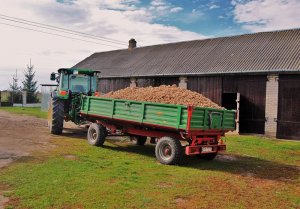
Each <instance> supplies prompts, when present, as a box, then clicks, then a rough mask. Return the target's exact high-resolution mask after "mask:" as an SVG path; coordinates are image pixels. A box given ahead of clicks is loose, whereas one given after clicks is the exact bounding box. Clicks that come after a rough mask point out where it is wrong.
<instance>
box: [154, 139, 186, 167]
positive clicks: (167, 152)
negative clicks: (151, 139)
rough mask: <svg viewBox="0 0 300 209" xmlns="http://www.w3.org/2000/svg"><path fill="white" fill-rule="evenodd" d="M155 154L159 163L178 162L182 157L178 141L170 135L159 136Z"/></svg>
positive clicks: (170, 163)
mask: <svg viewBox="0 0 300 209" xmlns="http://www.w3.org/2000/svg"><path fill="white" fill-rule="evenodd" d="M155 155H156V159H157V160H158V161H159V162H160V163H161V164H165V165H174V164H178V163H179V162H180V160H181V157H182V149H181V143H180V141H179V140H178V139H173V138H171V137H162V138H160V139H159V140H158V142H157V144H156V147H155Z"/></svg>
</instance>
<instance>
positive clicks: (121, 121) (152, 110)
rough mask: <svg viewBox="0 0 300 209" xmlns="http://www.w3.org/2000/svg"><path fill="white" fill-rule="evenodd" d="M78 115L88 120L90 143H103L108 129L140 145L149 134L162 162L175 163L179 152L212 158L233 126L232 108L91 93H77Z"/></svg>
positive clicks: (110, 132)
mask: <svg viewBox="0 0 300 209" xmlns="http://www.w3.org/2000/svg"><path fill="white" fill-rule="evenodd" d="M79 117H80V118H81V119H84V120H86V121H89V122H92V124H91V125H90V127H89V130H88V133H87V135H88V141H89V143H90V144H92V145H95V146H101V145H103V143H104V141H105V137H106V136H107V134H108V133H109V134H112V135H114V134H116V133H118V134H120V133H122V134H123V135H127V136H130V138H131V140H132V141H133V142H134V143H135V144H137V145H144V144H145V142H146V139H147V137H150V138H151V140H150V142H152V143H155V144H156V148H155V154H156V157H157V159H158V160H159V161H160V162H161V163H163V164H177V163H179V161H180V159H181V156H182V154H183V152H185V154H186V155H197V156H199V157H201V158H203V159H214V158H215V157H216V155H217V153H218V152H219V151H224V150H226V145H225V144H224V142H223V141H222V139H221V136H224V134H225V132H228V131H233V130H235V111H231V110H220V109H213V108H201V107H192V106H184V105H172V104H162V103H152V102H140V101H130V100H122V99H111V98H103V97H95V96H82V97H81V108H80V111H79ZM181 141H186V142H187V143H185V144H186V146H184V147H183V146H182V143H181Z"/></svg>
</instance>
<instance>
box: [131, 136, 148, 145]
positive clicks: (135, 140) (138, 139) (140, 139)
mask: <svg viewBox="0 0 300 209" xmlns="http://www.w3.org/2000/svg"><path fill="white" fill-rule="evenodd" d="M130 141H131V143H132V144H133V145H139V146H143V145H144V144H145V143H146V141H147V137H146V136H130Z"/></svg>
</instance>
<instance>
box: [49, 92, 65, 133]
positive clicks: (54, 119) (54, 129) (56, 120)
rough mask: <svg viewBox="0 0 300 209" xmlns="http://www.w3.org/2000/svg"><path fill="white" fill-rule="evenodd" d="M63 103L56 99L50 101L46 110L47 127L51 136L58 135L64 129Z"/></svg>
mask: <svg viewBox="0 0 300 209" xmlns="http://www.w3.org/2000/svg"><path fill="white" fill-rule="evenodd" d="M64 116H65V111H64V101H63V100H60V99H58V98H54V99H51V101H50V105H49V109H48V126H49V129H50V133H51V134H56V135H59V134H61V133H62V131H63V127H64Z"/></svg>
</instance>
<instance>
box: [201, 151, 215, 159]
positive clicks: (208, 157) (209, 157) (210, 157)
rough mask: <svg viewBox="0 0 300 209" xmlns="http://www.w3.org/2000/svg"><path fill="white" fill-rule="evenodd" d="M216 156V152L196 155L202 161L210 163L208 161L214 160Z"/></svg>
mask: <svg viewBox="0 0 300 209" xmlns="http://www.w3.org/2000/svg"><path fill="white" fill-rule="evenodd" d="M217 155H218V152H215V153H208V154H202V155H198V157H199V158H200V159H202V160H207V161H210V160H214V159H215V158H216V156H217Z"/></svg>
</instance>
